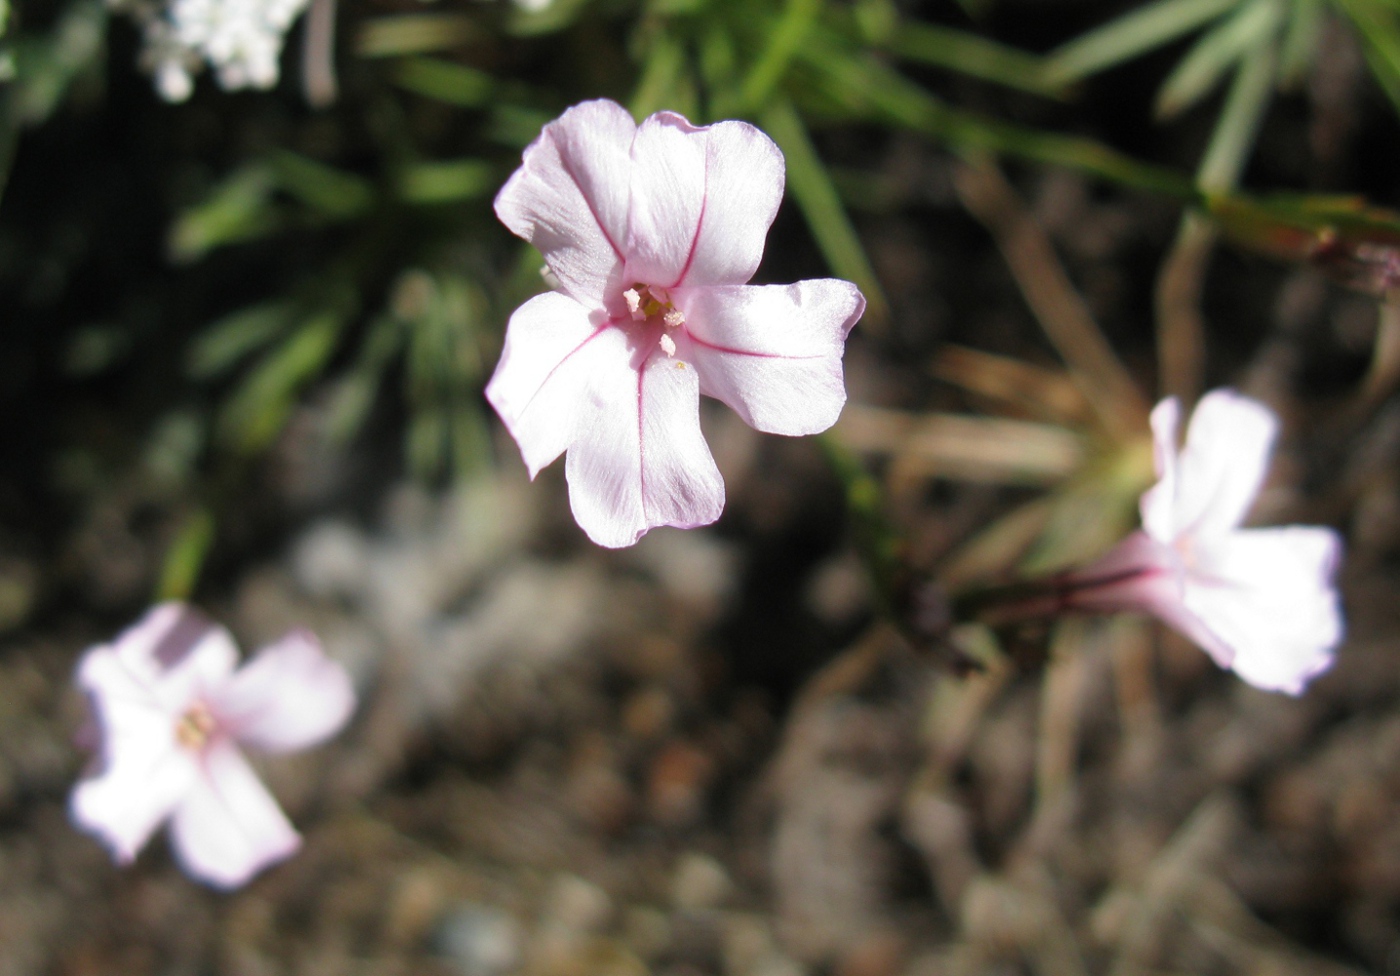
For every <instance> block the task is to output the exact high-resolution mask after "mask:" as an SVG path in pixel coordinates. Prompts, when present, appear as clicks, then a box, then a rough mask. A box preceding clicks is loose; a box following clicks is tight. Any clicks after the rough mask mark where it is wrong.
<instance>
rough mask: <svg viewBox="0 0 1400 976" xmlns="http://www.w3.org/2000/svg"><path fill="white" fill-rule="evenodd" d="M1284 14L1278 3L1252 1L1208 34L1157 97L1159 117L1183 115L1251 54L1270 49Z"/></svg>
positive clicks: (1183, 60) (1196, 45)
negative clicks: (1262, 48) (1262, 49)
mask: <svg viewBox="0 0 1400 976" xmlns="http://www.w3.org/2000/svg"><path fill="white" fill-rule="evenodd" d="M1281 15H1282V10H1281V8H1280V6H1279V4H1278V3H1277V2H1276V0H1251V2H1250V3H1248V4H1247V5H1245V6H1243V7H1241V8H1240V9H1239V10H1237V11H1236V12H1235V13H1234V14H1233V15H1231V16H1230V17H1228V18H1226V19H1225V20H1224V21H1222V22H1221V23H1219V24H1217V25H1216V26H1215V27H1213V28H1211V30H1209V31H1207V32H1206V34H1205V36H1203V37H1202V38H1201V39H1200V40H1198V41H1197V42H1196V43H1195V44H1194V45H1193V46H1192V47H1191V50H1190V51H1188V52H1187V54H1186V56H1185V57H1184V58H1182V59H1181V61H1180V62H1179V63H1178V64H1177V66H1176V69H1175V70H1174V71H1173V72H1172V73H1171V74H1170V75H1169V76H1168V77H1167V80H1166V81H1165V82H1164V83H1163V85H1162V88H1161V90H1160V91H1159V92H1158V94H1157V104H1156V112H1157V115H1158V116H1159V117H1161V118H1164V119H1167V118H1172V117H1173V116H1176V115H1178V114H1180V113H1181V112H1183V111H1185V110H1186V109H1188V108H1190V107H1191V106H1192V105H1194V104H1196V102H1197V101H1199V100H1200V99H1201V98H1203V97H1205V96H1206V95H1207V94H1209V92H1210V91H1211V90H1212V89H1213V88H1215V86H1216V85H1217V84H1219V82H1220V79H1221V78H1223V77H1224V76H1225V73H1226V72H1227V71H1229V70H1230V69H1231V68H1232V67H1234V66H1235V65H1236V64H1239V63H1240V62H1241V61H1242V60H1243V59H1244V58H1246V57H1247V56H1249V55H1250V54H1251V52H1256V51H1258V50H1259V49H1260V48H1261V47H1263V46H1270V47H1271V46H1272V45H1273V41H1274V34H1275V32H1276V31H1277V30H1278V26H1279V21H1280V18H1281ZM1271 80H1272V79H1271Z"/></svg>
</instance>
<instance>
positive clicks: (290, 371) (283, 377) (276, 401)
mask: <svg viewBox="0 0 1400 976" xmlns="http://www.w3.org/2000/svg"><path fill="white" fill-rule="evenodd" d="M343 322H344V319H343V318H342V316H341V314H340V313H339V312H335V311H323V312H321V313H320V314H318V315H316V316H315V317H313V318H312V319H310V320H309V321H308V322H306V323H305V324H303V325H302V326H301V328H299V329H298V330H297V331H296V332H294V333H292V335H290V336H288V337H287V339H286V340H285V341H284V342H283V343H282V344H281V345H280V346H278V347H277V348H276V349H274V350H272V351H271V352H270V353H268V355H266V356H265V357H263V360H262V362H260V363H259V364H258V366H257V368H256V369H254V370H253V372H252V373H250V374H249V375H248V376H247V378H245V379H244V381H243V383H242V384H241V385H240V386H239V388H238V389H237V390H236V391H235V392H234V394H233V396H232V397H230V398H229V400H228V402H227V403H226V404H224V408H223V411H222V412H221V414H220V416H219V428H220V434H221V435H222V436H223V438H224V440H225V441H226V442H228V443H229V444H231V445H232V446H233V447H234V448H236V449H237V450H239V451H241V452H243V453H245V454H254V453H256V452H258V451H260V450H262V449H263V448H265V447H267V446H268V445H269V444H271V443H272V441H273V440H274V439H276V437H277V435H278V434H279V433H281V431H282V428H283V426H285V424H286V422H287V418H288V417H289V416H290V415H291V412H292V408H293V407H294V406H295V403H296V396H297V394H298V393H299V392H300V391H301V389H302V388H303V387H304V386H305V385H306V384H307V383H309V382H310V381H311V380H313V379H315V378H316V376H318V375H320V373H321V370H322V369H324V368H325V365H326V363H327V362H328V361H329V360H330V357H331V354H332V353H333V352H334V351H335V345H336V338H337V337H338V336H339V335H340V328H341V325H342V324H343Z"/></svg>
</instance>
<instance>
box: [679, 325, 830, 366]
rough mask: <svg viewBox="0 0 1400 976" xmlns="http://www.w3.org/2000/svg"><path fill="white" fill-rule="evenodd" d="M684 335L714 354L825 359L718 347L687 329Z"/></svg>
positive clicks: (824, 357)
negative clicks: (711, 350)
mask: <svg viewBox="0 0 1400 976" xmlns="http://www.w3.org/2000/svg"><path fill="white" fill-rule="evenodd" d="M685 334H686V335H688V336H690V341H691V342H693V343H695V344H696V345H697V346H704V347H705V348H706V349H713V350H714V351H715V352H727V353H729V354H730V355H733V356H753V357H754V358H756V359H789V360H793V361H797V360H801V359H826V358H827V357H826V356H825V355H823V354H821V353H817V354H814V355H811V356H784V355H783V354H782V353H780V352H755V351H754V350H752V349H735V348H733V347H732V346H720V345H716V344H715V343H713V342H706V341H705V340H704V339H702V338H700V337H699V336H698V335H696V334H695V333H694V332H691V331H690V330H689V329H687V330H686V333H685Z"/></svg>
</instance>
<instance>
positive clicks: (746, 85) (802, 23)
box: [739, 0, 822, 112]
mask: <svg viewBox="0 0 1400 976" xmlns="http://www.w3.org/2000/svg"><path fill="white" fill-rule="evenodd" d="M821 9H822V0H787V5H786V6H785V7H784V8H783V15H782V17H781V18H779V20H778V21H777V23H776V24H774V25H773V28H772V30H771V31H770V32H769V33H768V45H767V47H765V48H764V50H763V53H762V54H761V55H759V57H758V60H757V61H755V62H754V65H753V67H752V68H750V69H749V73H748V75H747V76H746V77H745V78H744V81H743V84H742V86H741V87H740V95H739V97H740V99H741V100H742V102H743V104H744V106H745V108H746V109H747V110H748V111H749V112H756V111H758V110H759V109H760V108H761V107H762V106H763V105H764V103H765V102H767V100H768V96H769V95H770V94H771V93H772V91H773V89H774V88H775V87H776V86H777V84H778V82H779V81H781V80H782V78H783V75H785V74H786V73H787V69H788V64H789V63H790V62H791V61H792V56H793V55H794V54H795V53H796V52H797V50H798V49H799V48H800V47H801V46H802V42H803V39H804V38H805V37H806V35H807V32H808V30H809V29H810V28H811V26H812V23H813V21H815V20H816V19H817V15H818V14H819V13H821Z"/></svg>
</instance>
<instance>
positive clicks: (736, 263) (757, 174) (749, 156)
mask: <svg viewBox="0 0 1400 976" xmlns="http://www.w3.org/2000/svg"><path fill="white" fill-rule="evenodd" d="M632 163H633V169H632V194H631V211H630V215H629V222H628V238H627V240H628V244H627V258H628V263H627V277H628V278H629V279H632V280H636V281H641V282H645V283H647V284H651V285H657V286H660V287H662V288H677V287H680V286H682V285H741V284H743V283H745V282H746V281H748V280H749V279H750V278H752V277H753V275H754V272H755V271H757V270H758V265H759V262H760V261H761V260H762V259H763V245H764V241H765V239H766V238H767V236H768V228H769V227H770V226H771V225H772V223H773V218H774V217H775V216H777V213H778V205H779V204H780V203H781V202H782V198H783V181H784V174H783V154H782V152H781V151H780V150H779V149H778V147H777V145H775V144H774V142H773V140H772V139H769V138H768V136H766V135H764V134H763V132H761V131H760V130H758V129H756V128H754V127H753V126H752V125H749V124H748V123H747V122H717V123H715V124H714V125H710V126H705V127H703V128H698V127H696V126H693V125H691V124H690V123H689V122H687V121H686V120H685V119H684V118H682V117H681V116H679V115H677V114H675V113H674V112H658V113H657V114H655V115H653V116H651V117H650V118H648V119H647V120H646V121H645V122H643V123H642V124H641V126H640V127H639V128H638V130H637V137H636V139H635V140H634V142H633V144H632Z"/></svg>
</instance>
